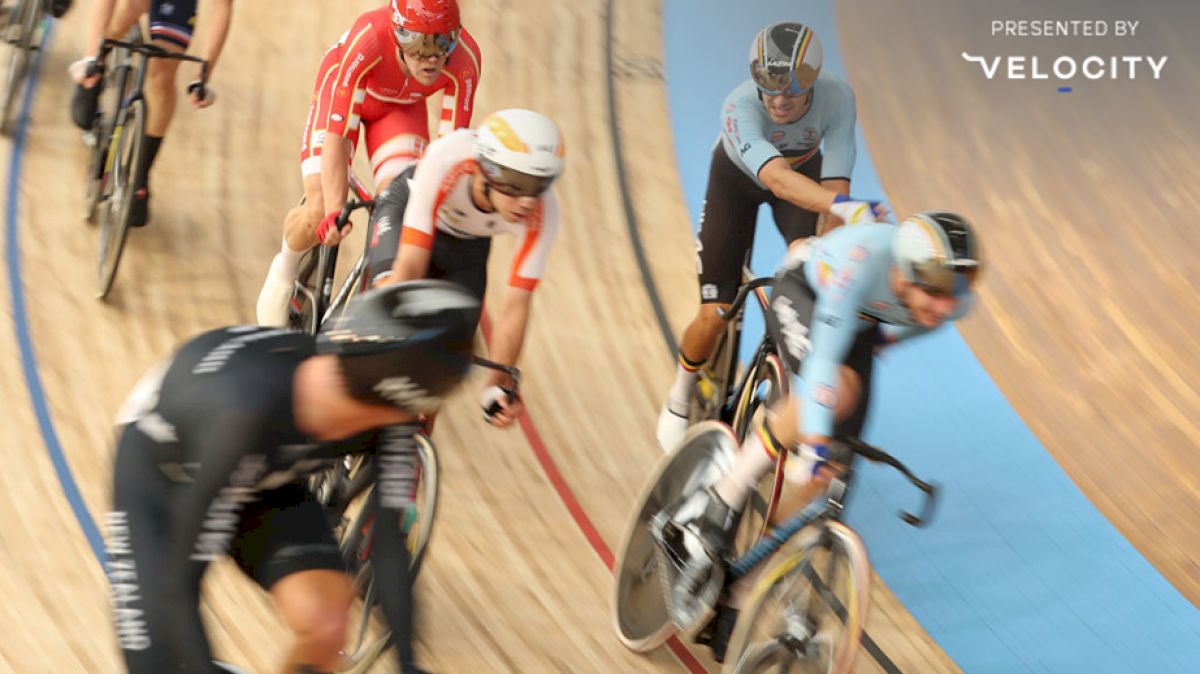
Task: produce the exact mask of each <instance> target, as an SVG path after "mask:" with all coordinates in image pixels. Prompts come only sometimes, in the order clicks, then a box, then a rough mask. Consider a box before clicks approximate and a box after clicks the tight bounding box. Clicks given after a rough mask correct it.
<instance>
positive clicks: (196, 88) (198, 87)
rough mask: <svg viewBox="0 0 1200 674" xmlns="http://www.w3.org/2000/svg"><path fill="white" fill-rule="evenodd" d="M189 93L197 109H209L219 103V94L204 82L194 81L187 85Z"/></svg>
mask: <svg viewBox="0 0 1200 674" xmlns="http://www.w3.org/2000/svg"><path fill="white" fill-rule="evenodd" d="M187 92H188V94H189V95H190V96H191V97H192V105H194V106H196V107H197V108H207V107H208V106H210V105H212V104H213V103H216V102H217V92H215V91H213V88H212V87H211V86H209V85H208V83H207V82H204V81H202V80H192V82H191V83H190V84H188V85H187Z"/></svg>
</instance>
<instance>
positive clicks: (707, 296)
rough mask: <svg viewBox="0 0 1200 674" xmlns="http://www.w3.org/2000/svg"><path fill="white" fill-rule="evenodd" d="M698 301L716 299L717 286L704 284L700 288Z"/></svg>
mask: <svg viewBox="0 0 1200 674" xmlns="http://www.w3.org/2000/svg"><path fill="white" fill-rule="evenodd" d="M700 299H702V300H715V299H717V285H716V284H715V283H705V284H704V285H702V286H700Z"/></svg>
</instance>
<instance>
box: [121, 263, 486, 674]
mask: <svg viewBox="0 0 1200 674" xmlns="http://www.w3.org/2000/svg"><path fill="white" fill-rule="evenodd" d="M478 312H479V301H478V300H477V299H476V298H475V297H473V296H472V295H471V294H470V293H468V292H466V291H465V290H463V289H462V288H461V287H460V286H457V285H455V284H452V283H448V282H445V281H415V282H409V283H400V284H396V285H390V286H387V287H385V288H380V289H376V290H372V291H370V292H368V293H365V294H364V295H362V296H360V297H358V298H356V299H355V300H354V301H353V302H352V303H351V305H350V306H349V308H348V309H347V310H346V312H345V313H344V314H343V315H342V316H341V317H339V318H338V319H337V320H336V321H332V322H331V324H330V325H329V327H328V328H327V329H325V330H324V331H323V332H322V333H321V334H320V335H319V336H318V337H316V338H314V337H312V336H308V335H303V334H297V333H293V332H289V331H285V330H278V329H269V328H260V327H256V326H239V327H230V328H224V329H220V330H214V331H211V332H207V333H204V334H202V335H200V336H198V337H196V338H194V339H192V340H191V341H189V342H187V343H186V344H184V345H183V347H182V348H181V349H180V350H179V351H178V352H177V353H176V354H175V355H174V357H172V358H171V359H170V360H169V361H168V362H166V363H164V364H162V365H160V366H159V367H156V368H154V369H153V370H151V371H150V372H149V373H147V375H145V376H144V377H143V379H142V381H141V382H140V383H139V384H138V386H137V388H136V389H135V390H134V392H133V393H132V394H131V395H130V397H129V399H128V400H127V401H126V402H125V405H124V407H123V409H122V411H121V413H120V415H119V417H118V420H117V422H118V424H121V425H122V426H121V428H120V431H119V438H118V442H117V454H116V463H115V467H114V477H113V501H114V506H113V510H112V512H110V513H108V515H107V518H106V524H107V544H108V554H109V560H108V562H107V564H106V570H107V573H108V576H109V580H110V583H111V587H112V593H113V606H114V617H115V621H116V631H117V637H118V639H119V641H120V644H121V648H122V650H123V654H124V657H125V662H126V665H127V667H128V668H129V671H130V672H134V673H139V674H140V673H143V672H144V673H147V674H162V673H163V672H177V671H187V672H211V671H225V670H223V669H220V668H219V667H218V666H216V665H215V664H214V663H213V662H212V656H211V653H210V650H209V644H208V639H207V638H206V636H205V632H204V627H203V625H202V623H201V620H200V610H199V609H200V606H199V604H200V582H201V578H202V576H203V574H204V571H205V569H206V567H207V566H208V563H209V562H210V561H212V560H213V559H216V558H217V557H219V556H221V555H223V554H226V553H228V554H230V555H231V556H232V557H233V558H234V560H235V561H236V562H237V564H238V565H239V566H240V567H241V569H242V570H243V572H245V573H246V574H247V575H248V576H249V577H251V578H253V579H254V580H255V581H256V582H257V583H258V584H259V585H261V586H262V587H263V588H264V589H265V590H267V591H268V592H270V593H271V595H272V598H273V599H274V601H275V604H276V606H277V607H278V610H279V612H280V614H281V616H282V617H283V619H284V621H285V623H286V624H287V625H288V626H289V627H291V629H292V630H293V631H294V632H295V633H296V643H295V645H294V647H293V648H292V650H291V652H290V654H289V656H288V660H287V664H286V665H285V669H284V670H283V671H284V672H294V673H295V674H316V673H319V672H328V671H332V670H333V668H334V667H335V666H336V664H337V661H338V658H339V653H340V651H341V648H342V645H343V641H344V639H345V632H346V624H347V614H348V611H349V604H350V597H351V589H350V584H349V580H348V577H347V576H346V574H345V572H344V570H343V565H342V561H341V557H340V555H339V553H338V548H337V543H336V542H335V540H334V538H333V534H332V532H331V531H330V528H329V523H328V521H327V519H326V517H325V514H324V512H323V510H322V508H321V506H320V504H318V503H317V502H315V501H314V500H312V499H311V497H309V496H308V493H307V491H306V490H305V488H304V486H303V482H302V480H303V478H305V477H306V476H308V475H309V474H311V473H313V472H315V471H317V470H320V469H322V468H325V467H328V466H329V465H331V463H332V462H333V461H336V460H337V459H338V458H339V457H342V456H344V455H346V454H350V453H355V452H376V453H378V456H379V460H378V461H376V462H373V463H374V464H376V465H378V469H377V470H378V471H379V474H378V475H376V476H375V477H376V480H377V484H378V487H379V488H378V489H375V490H374V491H373V494H372V497H371V502H370V503H369V504H368V506H367V507H370V508H374V509H376V518H377V519H378V520H379V521H380V522H381V523H386V522H395V524H393V525H384V526H377V527H375V531H376V534H375V535H376V540H375V542H374V546H373V549H372V552H371V555H372V563H373V564H374V565H375V568H376V570H377V572H376V574H375V579H376V581H377V582H378V583H379V584H380V589H381V592H380V595H381V599H382V605H383V613H384V616H385V617H386V618H387V621H388V625H389V626H390V627H391V629H392V631H393V634H394V635H395V642H396V653H397V656H398V659H399V662H400V668H401V670H402V671H403V672H416V671H420V670H418V669H417V668H416V666H415V665H414V663H413V652H412V644H411V632H412V604H411V601H410V599H411V596H410V595H411V588H410V579H409V578H408V565H409V559H408V550H407V547H406V545H405V541H404V540H403V534H402V532H401V528H400V518H401V517H402V515H403V513H404V511H405V508H406V507H407V506H408V505H409V504H410V502H411V500H410V499H411V494H412V489H411V488H410V487H411V482H412V480H413V479H414V473H413V466H414V465H415V461H416V445H415V441H414V439H413V432H414V431H415V428H416V426H415V423H416V421H417V415H418V414H419V413H423V412H429V411H432V410H435V409H436V408H437V407H438V406H439V405H440V403H441V402H442V399H443V397H444V396H446V395H447V394H448V393H450V391H451V390H453V389H454V388H455V387H456V386H457V385H458V383H459V382H460V381H461V380H462V378H463V377H464V375H465V373H466V371H467V369H468V367H469V365H470V362H471V344H472V338H473V336H474V332H475V320H474V319H475V316H476V315H478ZM385 426H387V427H388V428H387V429H386V430H381V427H385Z"/></svg>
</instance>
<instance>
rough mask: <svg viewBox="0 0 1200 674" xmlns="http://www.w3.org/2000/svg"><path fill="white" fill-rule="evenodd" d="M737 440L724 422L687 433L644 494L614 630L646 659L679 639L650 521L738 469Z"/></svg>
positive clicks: (618, 575)
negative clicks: (671, 639) (735, 463)
mask: <svg viewBox="0 0 1200 674" xmlns="http://www.w3.org/2000/svg"><path fill="white" fill-rule="evenodd" d="M736 451H737V440H736V439H734V437H733V433H732V432H731V431H730V430H729V426H727V425H725V424H723V423H721V422H719V421H708V422H702V423H699V424H696V425H695V426H692V427H691V428H689V429H688V431H687V435H685V436H684V439H683V443H682V444H681V445H680V447H679V450H678V451H676V452H674V453H673V454H670V455H668V456H665V457H663V459H662V460H661V462H660V463H659V464H658V467H657V468H656V469H655V470H654V473H653V475H652V476H651V478H650V479H649V480H648V481H647V482H646V485H645V486H644V487H643V488H642V494H641V496H640V497H639V499H638V501H637V503H638V504H639V505H638V506H637V508H636V509H635V510H634V512H633V513H632V515H631V516H630V518H629V523H628V524H627V525H626V526H625V536H624V538H623V542H622V544H621V548H620V551H619V552H618V553H617V558H616V569H615V573H614V578H613V580H614V583H613V626H614V628H615V629H616V631H617V636H618V637H619V638H620V639H621V643H623V644H625V646H626V647H627V648H629V649H630V650H632V651H636V652H639V653H644V652H646V651H650V650H653V649H655V648H657V647H658V646H660V645H662V643H663V642H664V641H666V640H667V639H668V638H669V637H670V636H671V635H672V634H674V633H675V625H674V624H673V623H672V622H671V619H670V617H669V616H668V614H667V603H666V597H665V595H664V588H663V585H664V583H663V580H662V572H661V570H660V568H659V564H658V559H657V557H656V556H655V543H654V539H653V537H652V536H651V534H650V519H651V518H652V517H654V515H655V514H656V513H658V512H659V511H660V510H662V509H664V508H666V507H667V506H669V505H671V504H673V503H675V502H677V501H678V500H679V499H680V498H682V497H683V496H684V495H687V494H691V493H693V492H696V491H699V490H701V489H704V488H706V487H708V486H709V485H711V484H713V483H714V482H716V481H717V480H718V479H720V477H721V475H724V474H725V472H726V471H728V470H729V469H730V468H731V467H732V466H733V461H734V455H735V452H736Z"/></svg>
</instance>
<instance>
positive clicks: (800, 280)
mask: <svg viewBox="0 0 1200 674" xmlns="http://www.w3.org/2000/svg"><path fill="white" fill-rule="evenodd" d="M981 260H982V258H981V256H980V251H979V243H978V240H977V237H976V234H975V230H974V228H973V227H972V226H971V225H970V224H969V223H968V222H967V220H966V219H965V218H963V217H961V216H959V215H955V214H953V213H947V212H941V211H927V212H922V213H917V214H915V215H913V216H911V217H909V218H908V219H907V220H905V221H904V222H903V223H901V224H900V226H898V227H897V226H895V225H891V224H880V223H865V224H855V225H853V226H848V227H840V228H838V229H836V230H834V231H832V232H830V233H828V234H826V235H824V236H821V237H819V238H817V239H814V240H813V241H812V244H811V246H810V249H809V250H808V251H807V254H806V255H804V256H796V255H793V256H789V257H788V260H787V262H786V263H785V264H784V266H783V267H782V268H781V269H780V271H779V273H778V274H777V276H776V278H775V286H774V289H773V292H772V296H771V302H770V310H769V311H768V312H766V314H767V315H766V322H767V329H768V330H769V331H770V333H771V337H772V339H773V340H774V341H775V343H776V344H777V345H778V347H779V353H780V355H781V356H782V357H783V360H784V363H785V364H786V366H787V368H788V371H790V372H791V373H792V374H793V375H794V377H795V381H794V382H793V385H792V388H791V394H790V395H789V396H788V397H786V398H784V399H782V400H780V401H778V402H777V403H776V404H775V405H773V406H772V407H771V408H770V410H769V411H768V413H767V414H766V415H764V417H763V420H762V421H761V422H760V423H759V424H758V426H757V427H756V428H754V429H753V432H752V433H750V435H749V437H747V438H746V439H745V441H744V442H743V444H742V447H741V450H740V452H739V453H738V458H737V461H736V463H735V464H734V466H733V468H732V469H731V470H730V471H729V473H727V474H726V475H725V476H723V477H722V478H721V479H720V480H719V481H718V482H717V483H716V484H714V485H713V487H711V488H709V489H706V490H702V491H698V492H695V493H694V494H693V495H692V496H691V497H689V499H688V501H687V502H686V503H684V504H681V505H679V506H677V507H676V506H673V507H672V508H671V511H672V512H673V513H675V514H674V515H671V518H670V520H669V521H666V522H665V524H664V525H662V528H661V529H659V530H656V531H655V532H654V533H655V537H656V539H657V541H658V543H659V545H660V546H661V547H662V548H663V549H664V552H666V553H667V555H668V556H669V557H670V558H671V559H673V560H675V562H676V563H677V564H678V566H679V568H681V569H682V575H683V576H684V577H686V578H693V579H696V578H703V577H706V576H707V574H709V573H710V572H711V570H712V568H713V566H714V565H718V564H724V563H726V561H727V560H728V556H729V554H730V552H731V550H732V544H733V541H732V534H733V531H734V528H735V525H736V523H737V521H738V516H739V514H740V511H741V510H742V508H743V506H744V505H745V503H746V500H747V498H748V496H749V495H750V493H751V491H752V490H754V489H755V488H756V487H757V485H758V483H759V480H761V479H762V477H763V476H764V475H765V474H766V472H767V471H768V470H769V469H771V468H772V466H773V465H774V463H775V460H776V458H777V457H778V456H779V454H780V452H784V451H791V452H792V454H791V455H790V456H789V457H788V460H787V464H786V465H785V473H786V477H787V482H788V485H789V488H788V489H786V490H785V491H784V495H783V497H782V500H781V502H780V504H779V508H778V514H777V519H776V520H775V521H776V522H779V521H783V520H785V519H787V518H788V517H790V516H791V515H793V514H795V513H796V512H798V511H799V509H800V508H801V507H803V506H804V505H806V504H807V503H808V501H809V500H811V498H812V497H813V496H815V495H816V494H817V493H819V492H820V490H822V489H823V488H824V487H825V486H826V485H827V484H828V481H829V477H830V475H829V473H828V471H823V470H821V467H822V466H823V465H824V462H825V459H826V458H827V457H828V456H829V447H830V446H831V444H832V443H833V442H835V438H843V437H855V436H858V435H859V433H861V431H862V427H863V424H864V423H865V421H866V414H867V410H868V407H869V402H870V393H871V374H872V371H873V365H874V354H875V353H876V352H877V350H878V349H879V348H880V347H882V346H884V345H887V344H891V343H895V342H897V341H899V340H903V339H909V338H911V337H916V336H918V335H923V334H926V333H928V332H929V331H931V330H933V329H935V328H937V327H939V326H941V325H942V324H944V323H946V322H947V321H954V320H957V319H959V318H961V317H963V316H964V315H966V313H967V311H968V310H969V308H970V305H971V297H972V295H971V289H972V286H973V285H974V282H975V279H976V276H977V275H978V273H979V270H980V266H981ZM697 550H703V551H704V552H703V554H695V551H697ZM736 616H737V611H736V609H735V608H732V607H722V608H721V610H719V611H718V614H717V616H716V618H715V619H714V624H713V625H711V626H710V627H711V628H712V629H711V631H710V634H711V638H710V640H709V641H710V644H711V645H712V646H713V650H714V653H715V654H716V655H717V656H718V658H720V657H723V655H724V645H725V642H726V641H727V640H728V637H729V634H730V632H731V631H732V629H733V623H734V621H735V620H736Z"/></svg>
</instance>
